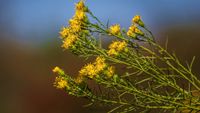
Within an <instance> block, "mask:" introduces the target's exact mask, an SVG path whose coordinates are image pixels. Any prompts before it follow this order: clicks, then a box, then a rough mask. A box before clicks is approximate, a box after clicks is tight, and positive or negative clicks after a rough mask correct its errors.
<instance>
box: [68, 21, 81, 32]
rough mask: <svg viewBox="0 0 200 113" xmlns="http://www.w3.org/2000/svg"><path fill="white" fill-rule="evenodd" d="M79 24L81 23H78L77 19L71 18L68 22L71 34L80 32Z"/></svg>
mask: <svg viewBox="0 0 200 113" xmlns="http://www.w3.org/2000/svg"><path fill="white" fill-rule="evenodd" d="M81 24H82V22H80V21H79V20H78V19H76V18H73V19H70V20H69V25H70V27H71V31H72V32H76V33H77V32H80V31H81Z"/></svg>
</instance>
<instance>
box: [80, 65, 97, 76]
mask: <svg viewBox="0 0 200 113" xmlns="http://www.w3.org/2000/svg"><path fill="white" fill-rule="evenodd" d="M79 74H80V75H81V76H82V75H83V76H87V77H89V78H93V77H94V75H96V74H97V72H96V69H95V66H94V65H93V64H91V63H90V64H88V65H86V66H84V67H83V68H82V69H81V70H80V71H79Z"/></svg>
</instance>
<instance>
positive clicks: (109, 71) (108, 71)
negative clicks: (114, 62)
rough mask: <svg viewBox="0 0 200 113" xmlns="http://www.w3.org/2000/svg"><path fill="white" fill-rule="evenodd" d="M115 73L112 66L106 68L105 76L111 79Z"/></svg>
mask: <svg viewBox="0 0 200 113" xmlns="http://www.w3.org/2000/svg"><path fill="white" fill-rule="evenodd" d="M114 73H115V68H114V67H113V66H110V67H108V69H107V73H106V75H107V76H108V78H110V77H112V76H113V75H114Z"/></svg>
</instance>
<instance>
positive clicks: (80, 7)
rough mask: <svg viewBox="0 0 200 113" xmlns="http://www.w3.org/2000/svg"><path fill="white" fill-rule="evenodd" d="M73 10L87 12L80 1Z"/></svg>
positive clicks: (81, 0)
mask: <svg viewBox="0 0 200 113" xmlns="http://www.w3.org/2000/svg"><path fill="white" fill-rule="evenodd" d="M75 9H76V10H78V11H83V12H87V11H88V9H87V7H86V6H85V4H84V2H83V0H80V1H79V2H78V3H77V4H76V7H75Z"/></svg>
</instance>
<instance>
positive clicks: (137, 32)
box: [135, 28, 144, 36]
mask: <svg viewBox="0 0 200 113" xmlns="http://www.w3.org/2000/svg"><path fill="white" fill-rule="evenodd" d="M135 33H136V34H139V35H142V36H143V35H144V33H143V32H142V31H141V30H139V29H138V28H136V29H135Z"/></svg>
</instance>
